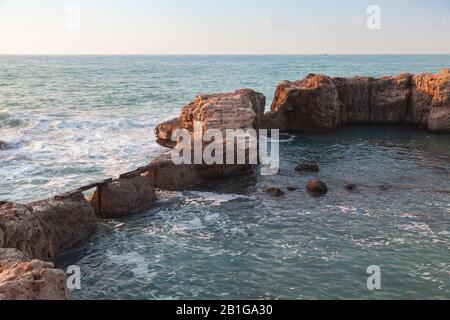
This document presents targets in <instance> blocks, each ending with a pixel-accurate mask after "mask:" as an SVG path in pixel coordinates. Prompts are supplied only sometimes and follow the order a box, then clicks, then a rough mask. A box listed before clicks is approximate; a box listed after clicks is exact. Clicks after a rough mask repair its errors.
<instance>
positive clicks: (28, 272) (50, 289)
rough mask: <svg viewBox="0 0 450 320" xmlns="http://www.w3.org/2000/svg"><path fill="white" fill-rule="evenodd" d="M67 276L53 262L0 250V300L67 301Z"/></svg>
mask: <svg viewBox="0 0 450 320" xmlns="http://www.w3.org/2000/svg"><path fill="white" fill-rule="evenodd" d="M66 281H67V277H66V274H65V273H64V271H63V270H58V269H55V266H54V265H53V263H50V262H43V261H39V260H32V261H31V260H30V259H29V257H27V256H26V255H25V254H24V253H22V252H20V251H17V250H14V249H0V300H1V299H3V300H69V299H70V296H69V293H68V290H67V288H66Z"/></svg>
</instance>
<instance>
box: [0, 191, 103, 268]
mask: <svg viewBox="0 0 450 320" xmlns="http://www.w3.org/2000/svg"><path fill="white" fill-rule="evenodd" d="M95 229H96V217H95V213H94V211H93V210H92V208H91V206H90V205H89V204H88V203H87V201H86V199H85V198H84V196H83V194H82V193H81V192H76V193H73V194H69V195H66V196H62V197H55V198H53V199H48V200H43V201H38V202H34V203H30V204H27V205H21V204H16V203H3V204H0V248H15V249H18V250H20V251H22V252H23V253H24V254H26V255H28V256H29V257H31V258H33V259H39V260H43V261H55V259H56V257H57V256H58V254H59V252H60V250H63V249H68V248H70V247H72V246H74V245H75V244H77V243H79V242H82V241H85V240H86V239H87V238H88V237H89V236H90V235H91V234H93V233H94V232H95Z"/></svg>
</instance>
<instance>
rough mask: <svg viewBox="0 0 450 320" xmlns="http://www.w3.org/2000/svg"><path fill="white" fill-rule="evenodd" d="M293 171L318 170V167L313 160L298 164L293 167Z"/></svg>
mask: <svg viewBox="0 0 450 320" xmlns="http://www.w3.org/2000/svg"><path fill="white" fill-rule="evenodd" d="M295 171H297V172H319V171H320V167H319V165H318V164H317V163H315V162H305V163H302V164H299V165H298V166H297V167H296V168H295Z"/></svg>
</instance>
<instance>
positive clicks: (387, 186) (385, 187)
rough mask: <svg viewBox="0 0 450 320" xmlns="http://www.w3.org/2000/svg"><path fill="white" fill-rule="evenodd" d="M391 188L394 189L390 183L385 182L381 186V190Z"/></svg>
mask: <svg viewBox="0 0 450 320" xmlns="http://www.w3.org/2000/svg"><path fill="white" fill-rule="evenodd" d="M389 189H392V186H390V185H388V184H383V185H381V186H380V190H381V191H386V190H389Z"/></svg>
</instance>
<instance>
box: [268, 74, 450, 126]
mask: <svg viewBox="0 0 450 320" xmlns="http://www.w3.org/2000/svg"><path fill="white" fill-rule="evenodd" d="M358 123H365V124H406V125H415V126H418V127H421V128H426V129H429V130H431V131H439V132H450V71H449V70H446V69H445V70H442V71H441V73H439V74H422V75H418V76H413V75H410V74H403V75H399V76H395V77H384V78H370V77H354V78H331V77H326V76H323V75H314V74H311V75H309V76H308V77H307V78H306V79H304V80H300V81H295V82H289V81H283V82H282V83H280V85H279V86H278V87H277V89H276V92H275V97H274V100H273V104H272V108H271V112H269V113H267V114H266V115H265V116H264V119H263V126H265V127H267V128H279V129H281V130H292V131H299V132H329V131H332V130H334V129H336V128H337V127H339V126H341V125H346V124H358Z"/></svg>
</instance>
